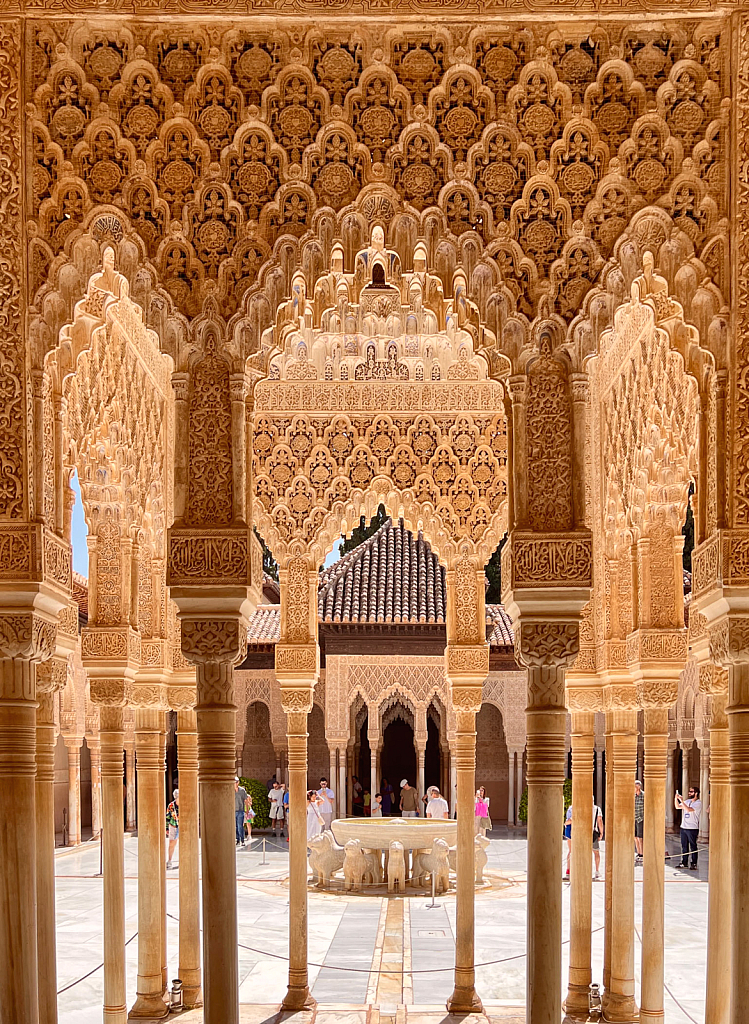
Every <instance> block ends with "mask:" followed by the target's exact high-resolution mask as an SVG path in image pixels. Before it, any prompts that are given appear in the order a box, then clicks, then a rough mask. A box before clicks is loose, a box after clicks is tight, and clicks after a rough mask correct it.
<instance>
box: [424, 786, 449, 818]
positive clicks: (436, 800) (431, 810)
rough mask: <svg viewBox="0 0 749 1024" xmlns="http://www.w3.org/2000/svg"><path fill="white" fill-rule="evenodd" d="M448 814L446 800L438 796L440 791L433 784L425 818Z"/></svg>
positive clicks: (446, 815)
mask: <svg viewBox="0 0 749 1024" xmlns="http://www.w3.org/2000/svg"><path fill="white" fill-rule="evenodd" d="M448 814H449V808H448V806H447V800H444V799H443V798H442V797H441V796H440V791H439V790H438V789H437V787H436V786H435V787H434V789H433V791H432V799H431V800H430V801H429V803H428V804H427V818H447V817H448Z"/></svg>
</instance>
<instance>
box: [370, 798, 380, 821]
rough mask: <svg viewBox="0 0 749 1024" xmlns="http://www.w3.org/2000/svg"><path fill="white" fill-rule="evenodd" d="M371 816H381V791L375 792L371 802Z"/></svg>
mask: <svg viewBox="0 0 749 1024" xmlns="http://www.w3.org/2000/svg"><path fill="white" fill-rule="evenodd" d="M371 816H372V817H373V818H381V817H382V793H375V798H374V803H373V804H372V815H371Z"/></svg>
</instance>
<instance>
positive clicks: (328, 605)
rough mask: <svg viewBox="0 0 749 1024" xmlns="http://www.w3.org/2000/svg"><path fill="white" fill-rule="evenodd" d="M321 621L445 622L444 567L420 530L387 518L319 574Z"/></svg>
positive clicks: (400, 521) (401, 521)
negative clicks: (370, 534)
mask: <svg viewBox="0 0 749 1024" xmlns="http://www.w3.org/2000/svg"><path fill="white" fill-rule="evenodd" d="M318 611H319V616H320V621H321V622H396V623H397V622H409V623H417V622H440V623H441V622H444V621H445V570H444V568H443V566H441V565H440V564H439V561H438V559H437V556H436V555H435V554H434V552H433V551H432V549H431V547H430V546H429V543H428V542H427V541H425V540H424V538H423V536H422V534H421V533H419V535H418V536H417V537H414V535H413V534H412V533H411V532H410V530H407V529H406V527H405V526H404V524H403V520H402V519H401V520H399V522H398V524H397V525H396V524H394V523H393V521H392V519H388V520H387V521H386V522H385V523H383V525H382V526H381V527H380V529H379V530H377V532H376V533H373V534H372V536H371V537H370V538H369V539H368V540H366V541H364V543H363V544H359V545H358V547H356V548H354V549H353V550H352V551H349V552H347V554H345V555H344V556H343V558H341V559H339V560H338V561H337V562H335V563H334V564H333V565H331V566H330V567H329V568H327V569H324V570H323V571H322V572H321V573H320V589H319V592H318Z"/></svg>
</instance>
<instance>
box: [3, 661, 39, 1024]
mask: <svg viewBox="0 0 749 1024" xmlns="http://www.w3.org/2000/svg"><path fill="white" fill-rule="evenodd" d="M34 691H35V682H34V667H33V665H32V663H31V662H29V661H22V660H21V659H10V658H3V659H2V660H0V822H2V828H0V950H2V956H0V993H2V1013H3V1018H2V1019H3V1024H37V1022H38V1020H39V1002H38V987H37V944H36V943H37V930H36V809H35V794H34V790H35V775H36V763H35V754H36V702H35V699H34Z"/></svg>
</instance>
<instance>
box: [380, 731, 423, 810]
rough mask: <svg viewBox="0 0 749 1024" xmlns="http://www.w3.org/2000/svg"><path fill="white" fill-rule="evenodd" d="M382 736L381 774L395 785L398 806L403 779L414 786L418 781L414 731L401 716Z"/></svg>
mask: <svg viewBox="0 0 749 1024" xmlns="http://www.w3.org/2000/svg"><path fill="white" fill-rule="evenodd" d="M382 738H383V744H382V757H381V759H380V776H381V777H383V778H386V779H387V780H388V782H389V783H390V785H391V786H392V787H393V789H394V791H395V795H396V801H395V802H396V806H397V803H398V798H399V796H400V785H399V783H400V781H401V779H408V781H409V784H410V785H412V786H415V785H416V783H417V781H418V780H417V778H416V748H415V746H414V731H413V729H412V728H411V726H410V725H408V724H407V723H406V722H404V721H403V720H402V719H401V718H396V719H395V720H394V721H392V722H391V723H390V724H389V725H388V726H387V728H386V729H385V732H384V733H383V737H382Z"/></svg>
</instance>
